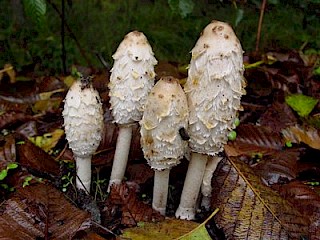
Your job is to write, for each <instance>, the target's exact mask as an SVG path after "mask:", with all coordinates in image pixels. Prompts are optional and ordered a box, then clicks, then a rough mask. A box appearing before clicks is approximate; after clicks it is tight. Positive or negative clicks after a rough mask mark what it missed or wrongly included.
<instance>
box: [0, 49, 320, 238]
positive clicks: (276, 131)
mask: <svg viewBox="0 0 320 240" xmlns="http://www.w3.org/2000/svg"><path fill="white" fill-rule="evenodd" d="M245 59H247V61H248V62H247V63H248V64H249V65H247V66H250V68H249V67H248V69H247V70H246V73H245V76H246V79H247V82H248V87H247V95H246V96H245V97H244V98H243V101H242V104H243V107H244V111H243V112H241V113H240V114H239V119H240V122H241V124H240V126H239V127H238V128H237V129H236V131H237V138H236V139H235V140H234V141H229V143H228V145H227V146H226V148H225V152H226V158H225V160H224V161H223V162H221V163H220V164H219V167H218V169H217V171H216V172H215V175H214V177H213V180H212V187H213V194H212V195H213V199H212V202H211V207H212V210H214V209H216V208H217V207H218V208H219V212H218V213H217V214H216V215H215V216H213V217H212V219H211V220H212V221H213V223H212V225H210V226H209V229H208V227H207V232H208V233H209V234H211V237H212V238H213V239H259V238H263V239H299V238H306V237H307V238H308V239H318V236H319V232H320V230H319V229H320V228H319V222H318V221H319V220H318V219H320V217H319V216H320V214H319V207H320V199H319V192H320V190H319V187H318V185H317V183H318V182H320V171H317V170H315V169H318V168H319V166H320V165H319V162H318V161H317V159H319V157H320V153H319V146H318V143H319V142H320V141H319V126H320V124H319V118H318V115H319V103H318V102H316V101H317V100H318V99H319V97H320V94H319V92H320V84H319V79H318V78H317V77H316V76H315V75H313V74H312V71H313V68H314V61H309V60H308V58H307V56H305V55H301V54H300V53H297V52H294V51H292V52H288V53H277V52H269V53H267V54H266V55H264V56H259V55H248V56H246V57H245ZM256 63H259V64H256ZM89 70H90V72H91V73H93V72H94V73H95V76H96V77H95V78H94V79H93V84H94V86H95V87H96V88H97V89H98V90H99V92H100V95H101V97H102V101H103V107H104V109H105V128H104V136H103V141H102V142H101V144H100V146H99V149H98V151H97V152H96V154H95V155H94V157H93V161H92V164H93V173H92V175H93V179H94V181H95V184H93V186H94V188H95V189H94V191H93V192H94V193H98V194H96V195H95V197H94V199H93V198H91V199H86V198H84V197H83V194H82V193H81V192H80V193H79V192H77V191H75V190H74V189H73V187H72V181H70V182H63V180H62V177H63V176H67V175H68V173H69V177H70V176H73V178H72V179H73V181H74V179H75V178H74V177H75V176H74V174H75V171H74V169H72V167H70V166H71V165H72V163H73V158H72V153H71V152H70V150H69V149H68V148H67V142H66V140H65V137H64V135H62V134H61V133H59V134H55V133H58V132H55V131H59V129H63V126H62V118H61V111H62V103H61V101H62V99H63V98H64V95H65V93H66V91H67V88H68V87H67V85H66V83H67V82H70V81H73V80H74V79H72V77H71V76H68V77H39V78H36V79H29V81H24V82H21V81H13V80H11V81H10V79H11V78H10V76H9V75H8V74H7V73H4V75H3V78H2V81H1V83H0V84H1V88H0V111H1V115H0V130H1V135H0V170H3V169H5V168H6V166H7V165H8V163H12V162H13V163H17V164H18V168H17V169H12V170H9V172H8V176H7V177H6V178H5V179H3V181H1V182H0V184H1V187H0V194H1V198H0V199H1V201H2V203H1V208H0V209H1V210H0V212H1V215H0V219H1V220H0V221H1V224H0V229H2V230H0V236H1V237H4V238H6V237H7V238H9V239H35V238H36V237H38V238H48V237H50V239H51V238H52V239H70V238H75V239H115V238H116V237H115V235H117V236H118V237H117V238H118V239H120V238H122V239H125V236H121V237H120V235H121V234H122V232H123V229H125V228H128V227H129V229H131V228H132V227H133V226H143V225H145V226H147V225H148V224H151V225H152V226H153V228H152V229H147V228H146V230H145V232H144V233H143V232H141V233H139V236H140V235H144V234H146V231H147V232H149V234H154V233H155V234H156V233H157V232H159V231H161V229H166V230H165V231H166V232H168V231H171V229H175V228H177V229H178V227H180V226H181V227H182V226H184V225H187V227H186V228H185V230H183V231H184V232H183V231H182V232H179V231H178V232H179V233H177V235H178V236H177V235H176V236H175V237H172V238H171V239H174V238H177V237H181V236H182V235H183V234H185V233H188V232H191V231H192V229H194V228H196V227H197V226H198V225H199V224H198V223H194V222H186V221H181V220H174V219H173V213H174V209H175V208H176V207H177V204H178V202H177V201H178V199H179V194H180V193H181V190H182V183H183V178H184V176H185V169H186V165H187V161H185V160H184V161H183V162H182V164H181V165H179V166H178V167H176V168H175V169H173V174H172V175H173V176H172V178H171V179H170V189H171V191H170V194H171V196H170V199H169V201H168V203H169V204H170V211H168V213H169V215H168V218H166V219H165V220H164V218H163V217H162V216H161V215H159V213H157V212H155V211H154V210H152V208H151V198H152V186H153V184H152V171H150V169H149V168H148V166H147V164H146V162H145V161H144V159H143V154H142V152H141V148H140V136H139V128H138V126H135V128H134V134H133V139H132V145H133V146H134V147H132V148H131V152H130V155H129V162H128V170H127V174H126V177H127V181H125V182H123V184H121V185H120V186H118V187H116V188H113V189H112V191H111V193H110V194H109V195H108V196H107V197H106V198H104V197H102V196H104V195H103V194H102V193H103V191H106V188H107V186H106V183H105V182H107V180H108V178H109V175H110V171H111V166H112V159H113V154H114V150H115V144H116V139H117V134H118V128H117V126H116V125H115V124H114V123H112V117H111V115H110V112H109V110H108V109H109V106H110V105H109V97H108V90H107V88H106V82H107V79H106V76H107V73H106V71H100V72H99V71H96V70H93V69H89ZM89 70H88V69H86V71H89ZM158 71H159V74H160V75H161V74H168V73H170V74H173V75H175V76H179V77H180V78H181V83H182V84H183V78H184V77H185V76H186V75H185V72H181V70H180V69H179V65H178V64H171V63H166V62H164V63H163V64H161V65H159V68H158ZM19 74H21V73H18V74H17V75H19ZM16 79H19V76H16ZM66 79H68V81H65V80H66ZM70 79H71V80H70ZM4 89H5V90H6V91H4ZM297 94H298V95H299V96H301V95H305V96H308V97H307V102H306V103H305V102H304V100H303V99H302V100H301V99H299V100H298V101H299V104H300V105H301V103H302V108H305V107H304V106H305V105H304V104H308V102H309V103H310V104H309V105H307V106H308V108H309V109H308V111H307V112H304V111H306V110H301V107H299V108H298V110H297V106H296V104H295V101H293V103H290V104H289V105H288V100H287V102H286V99H288V96H297ZM41 97H42V98H41ZM309 97H310V98H309ZM311 98H312V101H310V99H311ZM291 102H292V101H291ZM301 113H302V114H301ZM299 115H300V116H299ZM52 133H53V135H50V134H52ZM50 136H53V138H52V139H51V137H50ZM29 139H32V140H33V141H34V143H39V144H37V146H36V145H35V144H34V143H32V142H30V141H29ZM44 140H45V141H44ZM42 148H43V149H42ZM307 172H312V173H313V174H309V175H308V174H307V175H306V174H305V173H307ZM70 174H71V175H70ZM97 174H99V178H97ZM302 176H303V178H302ZM30 178H31V179H32V180H31V181H30V182H27V181H26V179H30ZM64 179H65V180H66V179H68V178H66V177H65V178H64ZM65 180H64V181H65ZM69 180H70V179H69ZM26 183H27V184H26ZM66 183H68V187H67V188H66V192H65V194H63V193H62V191H61V189H62V186H63V184H66ZM28 185H29V186H28ZM3 186H8V188H7V189H5V188H3ZM22 186H24V187H22ZM9 189H11V190H13V191H14V192H13V193H12V191H10V190H9ZM99 191H100V193H99ZM99 196H101V197H99ZM91 197H93V196H91ZM62 205H63V206H64V208H62V207H61V206H62ZM61 209H63V210H61ZM89 212H90V213H91V214H89ZM210 213H211V212H209V213H208V212H205V211H202V212H200V214H198V216H197V217H198V218H197V221H198V222H199V223H202V222H204V221H205V219H207V217H208V216H209V215H210ZM90 216H91V217H90ZM92 218H93V219H92ZM99 220H100V223H99ZM149 222H150V223H149ZM154 222H155V223H154ZM9 223H10V224H9ZM168 223H169V225H168V226H167V227H165V224H168ZM217 226H218V227H217ZM215 228H217V229H221V231H222V232H223V233H224V234H221V235H219V236H218V237H217V235H214V234H213V233H212V232H214V230H213V229H215ZM140 230H141V229H140ZM159 234H160V233H159ZM158 236H160V235H158ZM167 236H170V235H169V234H167ZM132 239H138V238H132ZM144 239H148V238H144ZM149 239H150V238H149ZM163 239H165V238H163ZM168 239H170V237H169V238H168Z"/></svg>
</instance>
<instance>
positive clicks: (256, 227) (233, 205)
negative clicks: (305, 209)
mask: <svg viewBox="0 0 320 240" xmlns="http://www.w3.org/2000/svg"><path fill="white" fill-rule="evenodd" d="M212 186H213V195H212V203H211V205H212V207H213V208H216V207H217V208H219V209H220V211H219V212H218V214H217V215H216V216H215V217H214V219H215V221H216V223H217V224H218V225H219V226H220V227H221V228H222V229H223V230H224V232H225V235H226V238H227V239H265V240H267V239H270V240H277V239H279V240H280V239H281V240H282V239H299V238H300V237H301V236H308V230H309V224H310V219H308V218H306V217H305V216H303V215H302V214H301V213H300V212H299V211H298V210H297V209H296V208H295V206H294V205H293V204H291V203H290V202H288V201H286V200H285V199H283V198H281V196H280V195H279V194H278V193H277V192H275V191H274V190H272V189H271V188H269V187H267V186H265V185H264V184H263V182H262V181H261V179H260V177H259V176H257V175H256V174H255V172H254V170H252V169H251V168H250V167H249V166H248V165H246V164H245V163H243V162H241V161H239V160H238V159H237V158H235V157H230V158H229V161H225V162H221V163H220V164H219V166H218V168H217V170H216V172H215V174H214V177H213V184H212Z"/></svg>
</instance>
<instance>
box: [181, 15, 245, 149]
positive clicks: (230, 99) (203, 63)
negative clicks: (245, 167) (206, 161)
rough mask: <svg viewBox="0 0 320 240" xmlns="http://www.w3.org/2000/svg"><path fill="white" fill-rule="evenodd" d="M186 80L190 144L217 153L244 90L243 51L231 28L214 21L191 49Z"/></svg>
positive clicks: (229, 127) (225, 139)
mask: <svg viewBox="0 0 320 240" xmlns="http://www.w3.org/2000/svg"><path fill="white" fill-rule="evenodd" d="M191 53H192V59H191V62H190V68H189V72H188V79H187V82H186V84H185V91H186V93H187V97H188V105H189V109H190V117H189V134H190V142H189V146H190V148H191V150H192V151H194V152H198V153H203V154H208V155H216V154H217V153H218V152H220V151H222V150H223V146H224V144H225V143H226V142H227V139H228V137H227V135H228V133H229V131H231V130H232V129H233V128H234V127H235V126H234V120H235V118H236V115H237V111H238V110H240V109H241V105H240V99H241V96H242V95H243V94H245V90H244V87H245V80H244V78H243V72H244V68H243V57H242V54H243V51H242V48H241V45H240V42H239V40H238V39H237V37H236V35H235V33H234V32H233V30H232V28H231V27H230V26H229V25H228V24H227V23H223V22H219V21H212V22H211V23H210V24H209V25H208V26H207V27H206V28H205V29H204V30H203V32H202V34H201V36H200V38H199V39H198V41H197V43H196V45H195V47H194V48H193V49H192V51H191Z"/></svg>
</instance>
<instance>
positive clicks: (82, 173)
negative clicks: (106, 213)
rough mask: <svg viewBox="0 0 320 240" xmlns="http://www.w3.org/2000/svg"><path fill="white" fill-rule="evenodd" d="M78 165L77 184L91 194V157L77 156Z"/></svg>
mask: <svg viewBox="0 0 320 240" xmlns="http://www.w3.org/2000/svg"><path fill="white" fill-rule="evenodd" d="M75 160H76V166H77V179H76V186H77V188H78V189H82V190H84V191H85V192H87V193H88V194H90V185H91V157H79V156H75Z"/></svg>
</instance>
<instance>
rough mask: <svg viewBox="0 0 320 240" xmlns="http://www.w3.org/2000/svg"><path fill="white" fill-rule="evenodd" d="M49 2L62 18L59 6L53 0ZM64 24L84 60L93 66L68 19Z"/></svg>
mask: <svg viewBox="0 0 320 240" xmlns="http://www.w3.org/2000/svg"><path fill="white" fill-rule="evenodd" d="M48 2H49V4H50V5H51V6H52V8H53V9H54V10H55V11H56V12H57V13H58V15H59V16H60V18H62V14H61V13H60V11H59V9H58V7H57V6H56V5H55V4H54V3H53V2H51V0H49V1H48ZM64 25H65V27H66V28H67V31H68V32H69V33H70V36H71V38H72V39H73V40H74V41H75V43H76V45H77V47H78V49H79V51H80V54H81V55H82V57H83V58H84V60H85V61H86V62H87V64H88V66H89V67H92V63H91V61H90V60H89V58H88V56H87V55H86V53H85V51H84V50H83V48H82V47H81V45H80V43H79V41H78V39H77V38H76V36H75V35H74V33H73V32H72V30H71V28H70V26H69V25H68V23H67V22H66V21H64Z"/></svg>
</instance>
